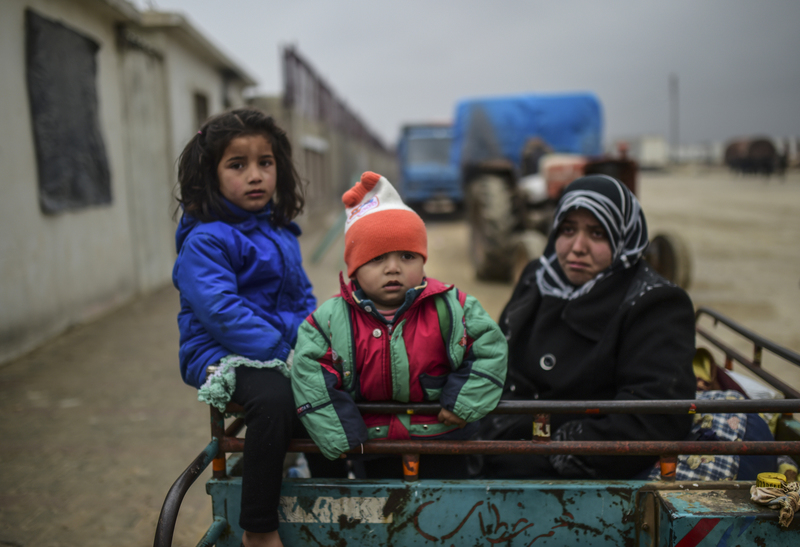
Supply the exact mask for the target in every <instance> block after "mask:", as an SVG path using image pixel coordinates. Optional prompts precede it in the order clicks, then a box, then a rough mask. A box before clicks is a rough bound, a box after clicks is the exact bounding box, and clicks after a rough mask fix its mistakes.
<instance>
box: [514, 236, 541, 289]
mask: <svg viewBox="0 0 800 547" xmlns="http://www.w3.org/2000/svg"><path fill="white" fill-rule="evenodd" d="M546 245H547V237H546V236H544V235H543V234H542V233H541V232H537V231H532V230H528V231H526V232H523V233H522V234H520V236H519V238H517V242H516V244H515V245H514V251H513V253H512V265H511V281H512V282H513V283H514V285H516V284H517V283H518V282H519V278H520V276H521V275H522V271H523V270H524V269H525V268H526V267H527V266H528V264H529V263H530V262H531V260H536V259H538V258H539V257H540V256H542V254H543V253H544V248H545V246H546Z"/></svg>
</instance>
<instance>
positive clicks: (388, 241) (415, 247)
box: [342, 171, 428, 279]
mask: <svg viewBox="0 0 800 547" xmlns="http://www.w3.org/2000/svg"><path fill="white" fill-rule="evenodd" d="M342 203H344V206H345V209H346V212H347V221H346V222H345V225H344V239H345V242H344V261H345V263H346V264H347V276H348V277H350V278H351V279H352V278H353V276H354V275H355V272H356V270H357V269H358V268H359V267H361V266H362V265H364V264H366V263H367V262H369V261H370V260H372V259H373V258H375V257H376V256H380V255H382V254H385V253H391V252H393V251H411V252H412V253H417V254H419V255H422V259H423V260H424V261H427V260H428V234H427V232H426V231H425V223H424V222H422V219H421V218H420V217H419V215H418V214H417V213H415V212H414V211H413V210H412V209H411V208H410V207H408V206H407V205H406V204H405V203H403V200H402V199H400V194H398V193H397V190H395V188H394V186H392V183H391V182H389V181H388V180H386V177H382V176H380V175H379V174H377V173H373V172H371V171H367V172H366V173H364V174H363V175H361V180H360V181H359V182H357V183H356V185H355V186H353V187H352V188H351V189H349V190H348V191H347V192H345V193H344V195H343V196H342Z"/></svg>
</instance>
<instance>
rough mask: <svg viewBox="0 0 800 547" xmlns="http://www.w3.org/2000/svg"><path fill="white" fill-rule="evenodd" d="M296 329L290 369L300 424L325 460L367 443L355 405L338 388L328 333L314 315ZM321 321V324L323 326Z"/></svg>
mask: <svg viewBox="0 0 800 547" xmlns="http://www.w3.org/2000/svg"><path fill="white" fill-rule="evenodd" d="M319 312H320V310H318V311H317V312H315V314H314V315H312V316H311V317H309V318H308V319H306V321H304V322H303V324H302V325H301V326H300V329H299V331H298V337H297V344H296V346H295V356H294V364H293V366H292V392H293V395H294V400H295V404H296V405H297V413H298V415H299V417H300V421H301V422H302V423H303V425H304V426H305V428H306V430H307V431H308V433H309V435H310V436H311V439H312V440H313V441H314V442H315V443H316V445H317V446H318V447H319V448H320V450H321V451H322V453H323V454H324V455H325V457H326V458H328V459H330V460H335V459H336V458H338V457H339V456H340V455H341V454H342V453H343V452H346V451H347V450H350V449H352V448H355V447H357V446H359V445H360V444H361V443H364V442H366V441H367V438H368V436H367V427H366V425H365V424H364V420H363V418H362V417H361V414H360V412H359V411H358V408H357V407H356V404H355V402H354V401H353V399H352V398H351V397H350V395H349V394H347V393H346V392H345V391H343V390H342V389H341V387H342V381H341V380H342V378H341V371H340V370H337V367H336V365H335V363H334V359H333V353H332V350H331V347H330V342H329V340H330V338H329V336H330V333H327V335H326V333H325V332H324V330H322V329H320V328H318V326H317V325H318V323H317V321H316V318H315V315H316V314H318V313H319ZM325 323H326V322H324V323H323V324H325Z"/></svg>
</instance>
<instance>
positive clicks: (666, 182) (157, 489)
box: [0, 170, 800, 547]
mask: <svg viewBox="0 0 800 547" xmlns="http://www.w3.org/2000/svg"><path fill="white" fill-rule="evenodd" d="M640 196H641V201H642V204H643V206H644V209H645V213H646V215H647V219H648V222H649V224H650V231H651V234H654V233H657V232H659V231H664V230H670V231H674V232H677V233H678V234H680V235H682V236H683V237H684V238H685V239H686V240H687V241H688V242H689V246H690V251H691V255H692V257H693V259H694V281H693V284H692V287H691V289H690V294H691V296H692V298H693V300H694V302H695V305H708V306H712V307H715V308H717V309H719V310H720V311H722V312H723V313H725V314H727V315H729V316H731V317H732V318H734V319H736V320H738V321H741V322H742V323H743V324H745V325H746V326H748V327H750V328H752V329H753V330H755V331H756V332H760V333H763V334H764V335H766V336H767V337H769V338H772V339H774V340H775V341H777V342H779V343H781V344H784V345H786V346H789V347H790V348H792V349H794V350H795V351H800V328H798V327H799V326H800V321H798V317H797V316H798V313H800V244H798V238H800V174H799V173H793V174H792V175H790V176H788V177H787V178H786V179H785V180H784V181H779V180H777V179H774V178H773V179H772V180H769V181H767V180H766V179H758V178H736V177H734V176H731V175H729V174H727V173H726V172H722V171H719V170H714V171H708V172H689V171H687V172H681V173H674V174H670V175H644V176H642V180H641V190H640ZM428 230H429V254H430V259H429V262H428V265H427V271H428V274H429V275H431V276H433V277H437V278H440V279H442V280H445V281H448V282H451V283H455V284H457V285H458V286H459V287H461V288H462V289H463V290H465V291H467V292H469V293H471V294H474V295H475V296H476V297H478V298H479V299H480V300H481V301H482V302H483V304H484V306H485V307H486V308H487V309H488V310H489V312H490V313H491V314H492V315H493V316H494V317H497V316H498V315H499V313H500V311H501V309H502V307H503V305H504V304H505V302H506V300H507V299H508V296H509V294H510V292H511V286H510V285H508V284H488V283H480V282H477V281H475V280H474V278H473V276H472V270H471V268H470V267H469V262H468V260H467V245H468V243H467V241H468V231H467V229H466V227H465V225H464V224H463V223H462V222H458V221H436V220H429V221H428ZM324 235H325V234H324V231H322V230H320V231H316V232H313V231H309V233H307V234H306V236H305V237H304V238H303V239H302V243H303V246H304V252H305V254H306V256H307V269H308V271H309V275H310V277H311V278H312V281H313V283H314V285H315V287H316V288H317V295H318V297H320V299H324V298H326V297H327V296H329V295H331V294H333V293H334V292H335V291H336V290H337V286H338V285H337V283H338V282H337V279H336V272H338V271H339V270H340V269H342V268H343V263H342V259H341V255H342V247H341V238H340V239H339V241H338V242H337V243H335V244H334V245H333V246H332V247H331V248H330V250H329V252H328V253H327V254H326V255H325V256H324V258H323V260H321V261H320V262H318V263H313V264H312V263H311V260H310V257H311V256H312V254H313V253H314V251H315V250H316V249H317V248H318V247H319V245H320V242H321V241H322V240H323V237H324ZM177 311H178V299H177V294H176V293H175V291H174V290H173V289H172V288H170V287H167V288H165V289H163V290H161V291H159V292H157V293H155V294H152V295H150V296H148V297H146V298H141V299H139V300H137V301H135V302H133V303H130V304H129V305H127V306H125V307H123V308H122V309H120V310H117V311H116V312H114V313H112V314H110V315H108V316H106V317H104V318H102V319H101V320H98V321H96V322H94V323H92V324H88V325H84V326H81V327H78V328H75V329H73V330H71V331H70V332H68V333H66V334H65V335H63V336H61V337H59V338H57V339H56V340H53V341H52V342H50V343H48V344H46V345H45V346H43V347H41V348H39V349H38V350H36V351H34V352H32V353H30V354H28V355H27V356H25V357H23V358H21V359H18V360H16V361H14V362H12V363H9V364H6V365H3V366H1V367H0V415H2V416H3V420H2V421H0V435H2V438H3V442H2V443H0V462H2V465H0V508H2V510H1V511H0V546H33V545H36V546H37V547H53V546H82V547H94V546H98V547H100V546H104V547H105V546H108V545H114V546H136V547H140V546H146V545H152V541H153V535H154V531H155V525H156V521H157V518H158V512H159V510H160V506H161V503H162V501H163V499H164V496H165V494H166V492H167V489H168V488H169V486H170V485H171V484H172V482H173V481H174V480H175V478H176V477H177V476H178V474H180V472H181V471H182V470H183V469H184V468H185V467H186V466H187V465H188V463H189V462H190V461H191V460H192V459H193V458H194V457H195V456H196V455H197V454H198V453H199V452H200V451H201V450H202V448H203V447H204V446H205V444H206V443H207V442H208V436H209V433H208V412H207V410H206V408H205V407H204V406H203V405H202V404H201V403H198V402H197V401H196V399H195V390H193V389H191V388H189V387H187V386H185V385H184V384H183V383H182V382H181V380H180V377H179V374H178V366H177V345H178V334H177V328H176V324H175V316H176V314H177ZM767 365H769V360H768V361H767ZM781 375H782V376H783V378H784V379H785V380H786V381H787V382H789V383H790V384H792V385H794V386H795V387H800V371H789V370H782V371H781ZM206 473H207V474H208V472H206ZM210 515H211V509H210V501H209V498H208V496H207V495H206V494H205V492H204V489H203V486H202V484H198V485H196V486H195V487H194V488H193V489H192V490H191V491H190V492H189V494H188V495H187V498H186V500H185V501H184V504H183V509H182V511H181V516H180V517H179V521H178V526H177V529H176V535H175V543H174V545H176V546H193V545H196V544H197V541H198V540H199V538H200V536H201V535H202V533H203V532H204V531H205V529H206V527H207V526H208V524H209V522H210Z"/></svg>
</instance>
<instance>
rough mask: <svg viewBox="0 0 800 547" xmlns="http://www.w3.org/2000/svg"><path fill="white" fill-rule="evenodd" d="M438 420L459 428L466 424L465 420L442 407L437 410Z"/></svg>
mask: <svg viewBox="0 0 800 547" xmlns="http://www.w3.org/2000/svg"><path fill="white" fill-rule="evenodd" d="M439 421H440V422H442V423H443V424H444V425H457V426H458V427H459V429H460V428H463V427H464V426H465V425H467V422H465V421H464V420H462V419H461V418H459V417H458V416H456V415H455V414H453V413H452V412H450V411H449V410H447V409H446V408H443V409H442V410H440V411H439Z"/></svg>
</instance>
